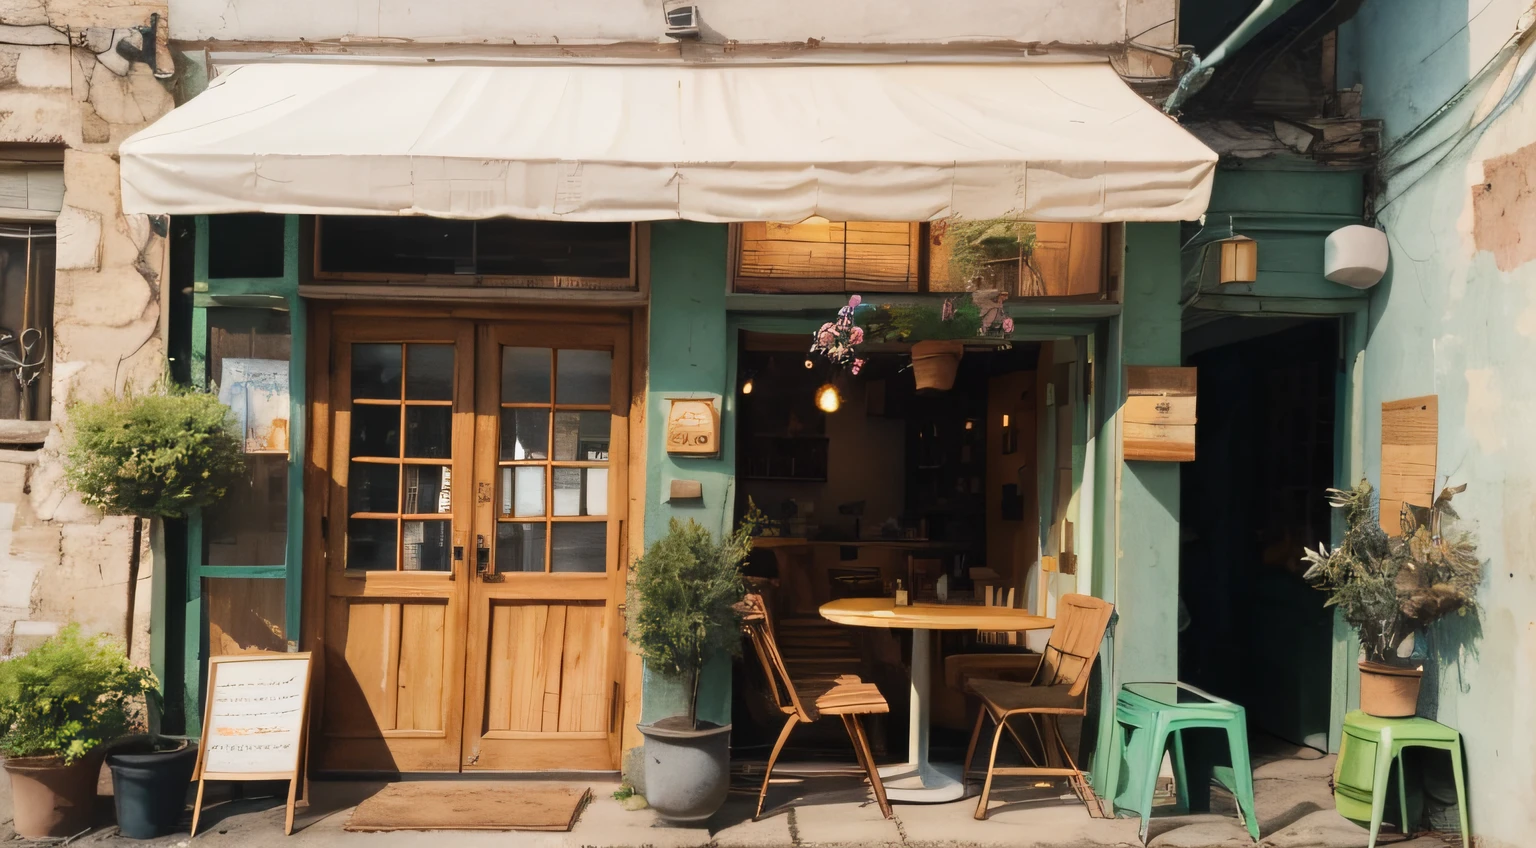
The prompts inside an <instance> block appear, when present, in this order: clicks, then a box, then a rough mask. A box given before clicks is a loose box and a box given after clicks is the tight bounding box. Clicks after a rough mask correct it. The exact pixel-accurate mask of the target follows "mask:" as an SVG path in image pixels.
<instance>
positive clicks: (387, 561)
mask: <svg viewBox="0 0 1536 848" xmlns="http://www.w3.org/2000/svg"><path fill="white" fill-rule="evenodd" d="M395 541H396V539H395V521H394V519H392V518H349V519H347V566H346V567H347V568H362V569H366V570H368V571H394V570H395Z"/></svg>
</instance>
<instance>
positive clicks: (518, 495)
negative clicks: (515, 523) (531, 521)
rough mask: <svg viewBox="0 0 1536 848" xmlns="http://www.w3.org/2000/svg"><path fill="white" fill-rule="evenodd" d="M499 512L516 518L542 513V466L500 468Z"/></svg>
mask: <svg viewBox="0 0 1536 848" xmlns="http://www.w3.org/2000/svg"><path fill="white" fill-rule="evenodd" d="M501 514H502V515H503V516H516V517H518V518H533V517H535V516H542V515H543V514H544V468H543V466H537V467H528V466H518V467H516V468H503V469H501Z"/></svg>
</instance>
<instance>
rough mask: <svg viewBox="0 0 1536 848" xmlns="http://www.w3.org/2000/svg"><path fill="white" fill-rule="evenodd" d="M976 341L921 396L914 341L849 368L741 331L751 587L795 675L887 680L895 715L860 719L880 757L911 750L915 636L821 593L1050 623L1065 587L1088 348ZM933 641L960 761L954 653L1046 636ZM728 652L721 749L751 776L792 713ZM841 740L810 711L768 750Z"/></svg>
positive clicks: (741, 457) (1026, 645) (761, 677)
mask: <svg viewBox="0 0 1536 848" xmlns="http://www.w3.org/2000/svg"><path fill="white" fill-rule="evenodd" d="M978 341H979V342H981V343H978V344H975V345H971V344H969V343H968V344H967V348H966V351H965V353H964V355H963V356H962V358H961V359H960V362H959V365H958V369H957V371H956V374H955V379H954V384H953V387H952V388H950V389H948V390H942V391H939V390H932V389H925V390H923V391H918V390H917V387H916V383H915V380H914V375H913V367H912V359H911V354H910V348H909V346H908V345H903V344H894V343H892V344H866V345H863V346H861V349H860V350H861V353H860V355H861V356H862V357H864V364H863V366H862V368H861V369H859V373H857V374H852V373H850V371H849V369H846V368H836V367H834V366H832V365H831V364H829V363H828V362H827V361H826V360H825V359H824V358H822V357H818V356H815V355H813V354H808V353H807V346H808V342H809V339H807V338H805V337H802V336H799V335H794V336H789V335H774V334H764V333H753V332H744V333H743V334H742V338H741V339H740V340H739V348H738V349H739V350H740V355H739V357H738V373H737V375H736V376H737V383H736V386H737V403H738V410H739V414H738V415H736V416H735V421H736V426H737V427H738V432H737V434H736V437H737V442H736V443H737V445H738V449H737V452H736V469H735V470H736V481H737V482H736V488H737V494H736V511H737V515H738V517H740V516H744V515H746V513H747V512H748V511H749V510H750V509H752V508H753V507H755V508H756V509H757V510H759V511H760V513H761V514H762V515H765V516H766V521H765V522H764V524H763V527H762V528H761V531H760V532H761V535H760V536H759V537H758V538H757V539H756V540H755V542H754V546H753V550H752V553H751V555H750V557H749V559H748V561H747V564H746V565H745V567H744V570H745V573H746V575H747V580H748V582H749V584H750V585H751V587H752V589H753V591H755V592H758V593H761V595H762V597H763V599H764V601H765V606H766V607H767V608H768V613H769V617H770V618H771V620H772V622H773V628H774V631H775V632H776V633H777V641H778V648H779V650H780V651H781V652H782V653H783V655H784V659H785V661H786V663H787V664H788V667H789V668H791V669H794V668H796V667H800V668H818V667H819V668H837V669H846V670H847V671H849V672H852V673H856V674H857V675H858V676H859V677H860V678H862V680H863V682H865V683H872V684H874V685H876V686H877V687H878V688H879V690H880V693H881V694H882V695H883V696H884V700H885V701H886V702H887V703H888V704H889V713H883V714H877V715H872V716H868V717H867V721H866V722H865V729H866V730H867V732H868V734H869V742H870V747H871V749H872V751H873V754H874V759H875V760H876V762H879V763H882V764H883V763H886V762H902V761H904V758H907V757H909V751H908V746H909V734H908V726H909V716H910V714H909V703H910V699H909V697H908V693H909V686H910V685H911V674H912V669H911V662H912V639H913V632H912V631H911V630H906V629H898V628H890V629H886V628H871V627H848V626H843V625H840V624H837V623H835V622H832V621H828V620H826V619H825V618H823V617H821V616H820V615H819V614H818V611H819V609H820V608H821V606H822V605H823V604H826V603H827V602H829V601H834V600H838V599H846V598H871V599H873V598H893V597H895V596H896V595H897V593H898V591H902V592H906V593H907V596H908V597H909V599H910V600H911V602H912V603H916V604H945V605H993V604H1001V605H1008V606H1011V607H1015V608H1019V609H1022V610H1031V611H1033V612H1035V613H1036V614H1038V615H1048V614H1049V613H1050V609H1048V607H1049V606H1050V604H1051V599H1052V598H1055V597H1059V596H1060V594H1061V593H1062V592H1063V591H1065V592H1070V591H1073V578H1072V576H1071V575H1070V574H1069V573H1067V574H1063V573H1062V572H1063V571H1070V565H1067V567H1066V568H1065V569H1064V568H1063V563H1070V561H1071V555H1070V548H1071V542H1070V532H1071V531H1070V525H1069V524H1064V522H1063V520H1062V519H1063V518H1064V517H1065V516H1066V515H1067V506H1068V501H1069V499H1070V497H1071V494H1072V491H1073V486H1072V445H1073V434H1074V432H1075V428H1076V426H1078V424H1080V422H1077V423H1076V424H1075V423H1074V413H1075V412H1079V411H1080V410H1077V409H1075V405H1077V404H1080V403H1081V398H1082V396H1083V391H1084V389H1085V386H1084V385H1083V379H1084V378H1083V374H1084V373H1085V370H1086V369H1085V367H1084V366H1085V365H1086V355H1085V351H1084V350H1083V348H1082V346H1081V344H1080V342H1078V341H1076V340H1070V339H1069V340H1061V341H1044V342H1038V341H1016V342H1013V343H1011V344H1009V343H1002V344H998V343H986V342H985V341H984V340H978ZM1079 417H1080V416H1079ZM1042 499H1043V500H1044V502H1045V509H1044V511H1043V512H1042V507H1041V501H1042ZM1063 532H1065V533H1066V534H1067V535H1066V536H1063V535H1062V534H1063ZM1042 564H1044V566H1045V570H1042ZM930 635H931V637H932V638H933V639H934V640H935V641H934V642H933V643H932V644H931V645H930V651H931V657H932V661H931V662H929V663H928V665H929V668H930V675H929V676H930V680H929V681H928V683H929V692H930V695H929V698H930V707H929V713H930V722H929V727H928V739H929V744H930V745H931V747H932V749H933V750H934V752H935V753H936V754H940V755H942V756H943V757H944V758H945V759H948V760H951V761H955V762H958V761H959V760H960V759H961V755H962V754H963V753H964V751H965V748H966V743H967V739H968V737H969V735H970V731H971V728H972V725H973V724H974V722H975V720H976V712H975V710H976V705H975V702H974V700H972V701H971V702H970V703H969V705H968V701H967V696H966V694H965V693H964V692H963V691H962V688H963V684H961V683H960V682H958V681H957V680H955V679H946V678H954V677H955V676H956V674H955V667H954V666H955V663H954V662H953V659H954V658H955V657H956V656H959V655H966V656H974V655H976V654H995V653H1002V654H1006V653H1026V652H1035V653H1038V652H1039V651H1040V650H1041V649H1042V648H1043V647H1044V645H1045V643H1046V639H1047V638H1048V637H1049V635H1050V633H1049V631H1035V632H1018V633H997V632H978V631H976V630H970V631H963V630H955V631H938V632H932V633H931V634H930ZM740 663H741V665H740V667H739V668H738V670H737V673H736V674H735V675H733V679H734V681H735V691H734V695H733V704H732V712H733V715H732V723H733V732H732V746H733V759H734V760H735V761H736V762H737V763H738V764H746V768H747V769H748V770H751V769H752V767H753V766H752V764H753V763H756V764H758V766H759V767H760V766H761V763H763V762H764V761H766V760H767V759H768V757H769V752H770V749H772V748H773V747H774V744H775V741H776V737H777V736H778V733H779V729H780V726H781V725H782V724H783V721H784V718H783V715H782V714H781V712H780V711H779V710H778V709H777V708H776V705H775V702H774V699H773V693H772V691H771V689H770V684H769V682H768V679H767V675H765V673H764V671H763V669H762V668H761V667H760V665H759V662H758V657H756V656H754V652H753V650H752V648H751V647H750V646H748V647H746V648H745V649H744V651H743V658H742V659H741V660H740ZM1030 668H1032V666H1030ZM1000 676H1002V677H1008V676H1009V675H1007V674H1006V673H1004V674H1002V675H1000ZM1022 679H1024V680H1027V679H1028V677H1025V678H1022ZM1062 729H1063V731H1066V732H1068V733H1069V735H1071V734H1075V733H1076V732H1077V728H1076V727H1072V728H1070V729H1069V728H1068V727H1067V726H1066V724H1065V723H1064V724H1063V728H1062ZM848 742H849V740H848V738H847V737H846V736H845V735H844V733H843V728H842V727H839V726H838V723H837V722H835V721H832V722H817V723H815V724H813V725H811V726H810V727H806V728H804V729H803V730H799V731H796V732H795V733H794V734H792V735H791V736H790V738H789V739H788V746H787V748H785V750H784V751H783V753H782V754H779V755H778V758H777V759H778V762H780V763H791V762H801V763H807V764H815V763H818V762H820V763H823V764H828V765H830V763H832V762H844V763H850V764H851V763H853V762H854V751H853V749H852V748H851V747H850V745H849V744H848ZM983 765H984V764H983ZM782 769H783V766H779V767H776V770H775V774H778V773H779V772H780V771H782Z"/></svg>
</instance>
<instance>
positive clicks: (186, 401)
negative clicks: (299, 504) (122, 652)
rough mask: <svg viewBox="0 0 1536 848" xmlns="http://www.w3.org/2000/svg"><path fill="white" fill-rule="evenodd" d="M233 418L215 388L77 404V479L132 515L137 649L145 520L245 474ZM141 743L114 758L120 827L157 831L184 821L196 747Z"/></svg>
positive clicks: (202, 498) (131, 589)
mask: <svg viewBox="0 0 1536 848" xmlns="http://www.w3.org/2000/svg"><path fill="white" fill-rule="evenodd" d="M231 418H232V416H231V411H230V409H229V407H228V406H225V405H224V404H222V403H220V402H219V400H218V398H216V397H214V396H213V395H211V394H207V393H203V392H194V391H187V390H182V389H172V390H170V391H163V392H152V393H148V394H135V393H133V392H131V391H130V392H125V393H124V394H123V396H121V397H108V398H105V399H103V400H101V401H98V402H94V403H77V404H74V405H73V406H72V408H71V410H70V423H71V425H72V428H73V433H74V437H73V442H72V443H71V444H70V446H69V449H68V453H67V454H66V456H65V476H66V479H67V480H68V481H69V484H70V486H71V487H72V488H74V489H75V491H77V492H79V493H80V496H81V498H82V500H84V501H85V502H86V503H88V504H90V505H92V506H94V507H96V508H98V509H100V510H101V511H102V512H105V513H107V514H109V515H128V516H132V517H133V546H132V547H131V548H130V549H129V553H128V590H127V604H126V606H127V611H126V621H125V624H124V627H125V632H126V633H127V648H128V650H129V651H130V652H131V650H132V646H133V618H134V608H135V606H136V603H135V601H136V598H135V596H136V594H137V592H136V590H137V587H138V578H139V556H140V548H141V546H142V541H143V536H144V525H145V523H146V522H148V521H154V520H158V519H162V518H177V517H181V516H184V515H186V514H187V513H188V512H190V511H192V510H195V509H201V508H203V507H206V506H209V505H211V504H213V503H214V502H216V501H217V500H219V499H220V498H222V497H223V496H224V493H225V492H226V491H227V490H228V488H229V487H230V486H231V485H233V484H234V483H235V482H236V481H237V480H239V479H240V474H241V472H242V471H243V470H244V455H243V453H242V447H243V446H242V442H241V440H240V438H239V437H238V436H236V435H235V434H234V433H232V432H231ZM157 694H158V693H157ZM152 707H153V705H152ZM150 719H151V721H152V722H153V727H152V729H153V730H156V731H158V724H159V711H158V710H157V709H153V708H152V709H151V712H150ZM135 747H136V749H137V750H133V751H127V752H124V753H122V754H119V755H115V756H114V757H113V758H112V759H111V760H110V761H109V763H108V765H109V766H110V767H111V768H112V780H113V787H114V795H115V800H116V804H117V815H118V826H119V828H120V829H122V831H123V833H124V834H125V835H128V836H133V837H135V838H148V837H152V836H156V835H159V834H160V833H163V832H165V831H167V830H169V829H171V828H174V827H175V825H176V824H177V822H178V820H179V819H180V816H181V811H182V807H183V806H184V805H183V803H182V801H183V795H184V794H185V790H186V786H187V783H188V782H189V781H190V780H191V777H192V769H193V768H194V766H195V764H196V757H197V749H196V746H195V745H194V744H191V743H189V742H187V741H185V740H170V739H161V738H160V737H159V736H158V734H157V733H152V734H151V735H150V736H149V737H148V738H147V739H146V740H142V741H140V743H138V744H137V745H136V746H135Z"/></svg>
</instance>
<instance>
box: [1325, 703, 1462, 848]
mask: <svg viewBox="0 0 1536 848" xmlns="http://www.w3.org/2000/svg"><path fill="white" fill-rule="evenodd" d="M1404 748H1434V749H1437V750H1441V751H1446V752H1448V753H1450V755H1451V773H1452V774H1453V775H1454V776H1455V778H1456V806H1457V810H1458V812H1460V813H1461V844H1462V848H1467V846H1469V845H1471V830H1470V829H1469V828H1468V827H1467V785H1466V777H1465V776H1464V775H1463V773H1462V765H1461V734H1460V733H1457V732H1456V731H1455V730H1454V729H1452V728H1449V727H1446V726H1445V725H1443V724H1440V723H1439V722H1434V721H1430V720H1429V719H1427V718H1378V717H1376V716H1373V715H1367V714H1366V713H1363V712H1360V711H1359V710H1356V711H1355V712H1352V713H1350V714H1349V715H1346V716H1344V736H1343V739H1342V740H1341V742H1340V743H1339V759H1338V762H1336V763H1335V764H1334V766H1333V801H1334V804H1335V806H1337V807H1338V810H1339V815H1341V816H1343V817H1344V818H1347V819H1351V820H1353V821H1357V822H1370V828H1371V838H1370V841H1369V842H1367V843H1366V845H1367V848H1376V834H1377V832H1378V831H1380V830H1381V819H1382V816H1383V815H1385V813H1386V810H1387V795H1388V791H1387V786H1388V784H1389V782H1390V780H1391V776H1392V764H1393V762H1394V761H1395V762H1396V763H1397V805H1398V807H1397V808H1398V815H1399V817H1400V819H1401V821H1399V822H1398V824H1399V825H1400V826H1401V827H1402V830H1403V832H1404V833H1407V832H1408V831H1409V830H1410V829H1411V825H1410V824H1409V822H1412V821H1414V820H1415V817H1414V816H1413V815H1412V814H1411V812H1410V810H1411V809H1413V808H1410V807H1409V805H1408V783H1407V781H1408V775H1407V774H1406V772H1405V770H1404V769H1403V758H1402V753H1403V749H1404Z"/></svg>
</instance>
